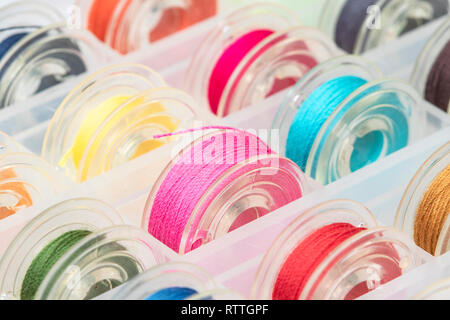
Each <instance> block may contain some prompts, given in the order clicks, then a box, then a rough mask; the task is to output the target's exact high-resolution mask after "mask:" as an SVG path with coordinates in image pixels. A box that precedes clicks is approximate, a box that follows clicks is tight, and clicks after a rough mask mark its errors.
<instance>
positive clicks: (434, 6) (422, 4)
mask: <svg viewBox="0 0 450 320" xmlns="http://www.w3.org/2000/svg"><path fill="white" fill-rule="evenodd" d="M350 1H352V2H355V3H354V4H350V5H352V6H358V5H359V4H358V3H356V2H358V1H359V0H356V1H355V0H328V1H327V2H326V3H325V5H324V6H323V8H324V11H323V14H322V16H321V19H320V23H319V25H320V29H321V30H323V31H325V32H326V33H327V34H328V35H330V36H331V37H332V38H333V39H335V38H336V37H337V33H338V32H342V30H340V31H338V30H337V25H338V21H339V20H340V19H345V20H346V21H350V19H352V18H353V20H355V21H358V20H361V22H362V23H361V25H360V26H357V27H358V32H357V33H356V34H355V35H354V36H355V39H354V40H353V41H352V42H354V46H353V48H348V49H347V51H348V52H349V53H355V54H361V53H363V52H365V51H368V50H370V49H373V48H375V47H377V46H379V45H383V44H386V43H389V42H391V41H393V40H395V39H397V38H398V37H400V36H402V35H403V34H405V33H407V32H409V31H411V30H413V29H415V28H418V27H420V26H422V25H424V24H426V23H428V22H430V21H432V20H435V19H437V18H439V17H441V16H443V15H445V14H447V13H448V11H449V8H450V5H449V3H448V1H447V0H378V1H375V2H374V3H371V4H370V5H369V4H368V5H367V7H364V8H361V9H363V11H362V12H361V13H360V14H361V17H343V16H342V13H343V9H344V7H345V6H346V5H348V4H347V3H348V2H350ZM372 2H373V1H372ZM346 24H348V22H346ZM347 27H348V26H347Z"/></svg>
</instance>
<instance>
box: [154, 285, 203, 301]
mask: <svg viewBox="0 0 450 320" xmlns="http://www.w3.org/2000/svg"><path fill="white" fill-rule="evenodd" d="M197 293H198V292H197V290H194V289H191V288H187V287H170V288H165V289H161V290H159V291H157V292H155V293H153V294H152V295H150V296H149V297H147V298H146V299H145V300H186V299H187V298H189V297H191V296H193V295H195V294H197Z"/></svg>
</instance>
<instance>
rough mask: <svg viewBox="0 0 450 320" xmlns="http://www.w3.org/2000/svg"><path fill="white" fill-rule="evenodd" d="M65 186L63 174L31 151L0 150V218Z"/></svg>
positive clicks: (29, 205)
mask: <svg viewBox="0 0 450 320" xmlns="http://www.w3.org/2000/svg"><path fill="white" fill-rule="evenodd" d="M66 188H67V181H65V179H64V177H62V176H61V175H60V174H59V173H58V172H56V171H55V169H54V168H53V167H51V166H50V165H49V164H48V163H47V162H45V161H44V160H43V159H41V158H39V157H37V156H35V155H33V154H31V153H15V152H8V153H4V154H0V203H1V205H0V219H4V218H6V217H8V216H10V215H12V214H15V213H17V212H18V211H20V210H22V209H24V208H28V207H31V206H32V205H33V204H35V203H36V202H37V201H38V200H39V199H41V198H42V197H44V196H50V195H56V194H58V193H61V192H62V191H63V190H65V189H66Z"/></svg>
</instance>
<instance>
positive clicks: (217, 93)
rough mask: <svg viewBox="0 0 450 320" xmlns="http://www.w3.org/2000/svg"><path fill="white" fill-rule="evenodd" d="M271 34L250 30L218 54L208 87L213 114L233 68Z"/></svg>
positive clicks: (215, 112)
mask: <svg viewBox="0 0 450 320" xmlns="http://www.w3.org/2000/svg"><path fill="white" fill-rule="evenodd" d="M271 34H273V31H271V30H263V29H261V30H254V31H251V32H249V33H247V34H245V35H243V36H242V37H240V38H238V39H237V40H236V41H235V42H234V43H232V44H231V45H230V46H229V47H228V48H227V49H225V51H224V52H223V54H222V55H221V56H220V58H219V60H218V61H217V63H216V65H215V66H214V69H213V71H212V73H211V77H210V79H209V87H208V99H209V105H210V108H211V111H212V112H213V113H214V114H217V111H218V108H219V103H220V99H221V98H222V94H223V91H224V89H225V87H226V85H227V83H228V81H229V80H230V78H231V76H232V74H233V72H234V71H235V69H236V68H237V67H238V65H239V64H240V62H241V61H242V60H243V59H244V58H245V57H246V56H247V55H248V53H249V52H250V51H251V50H252V49H253V48H254V47H255V46H256V45H257V44H258V43H260V42H261V41H262V40H264V39H265V38H267V37H268V36H270V35H271ZM261 53H262V52H261Z"/></svg>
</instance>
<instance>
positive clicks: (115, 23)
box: [87, 0, 217, 54]
mask: <svg viewBox="0 0 450 320" xmlns="http://www.w3.org/2000/svg"><path fill="white" fill-rule="evenodd" d="M166 2H167V3H169V2H170V1H154V3H153V4H150V5H151V6H150V7H149V6H148V4H149V2H145V1H142V4H140V3H138V2H137V1H136V2H133V1H131V0H126V1H121V0H108V1H105V0H94V1H92V4H91V6H90V9H89V12H88V19H87V28H88V29H89V30H90V31H91V32H92V33H93V34H94V35H96V36H97V37H98V38H99V39H100V40H101V41H103V42H108V44H109V45H110V46H111V47H113V48H114V49H116V50H118V51H119V52H121V53H123V54H126V53H128V52H130V51H132V50H134V49H138V48H140V47H141V46H142V43H132V40H131V39H136V37H135V34H131V32H136V30H139V31H141V30H142V29H143V28H144V27H146V25H148V24H149V22H148V21H142V20H143V19H142V16H141V17H136V15H137V14H140V13H142V10H143V9H144V10H149V13H148V16H146V17H145V18H144V19H151V18H156V17H158V16H159V21H152V23H154V24H155V25H154V27H153V28H152V29H150V30H145V31H148V36H147V37H146V38H145V40H146V41H147V40H148V42H155V41H158V40H160V39H162V38H165V37H167V36H170V35H172V34H173V33H175V32H178V31H180V30H183V29H185V28H187V27H189V26H191V25H193V24H195V23H197V22H200V21H202V20H204V19H206V18H209V17H211V16H214V15H215V14H216V13H217V2H216V0H190V1H186V7H182V8H178V7H166V6H167V5H166ZM158 10H159V11H162V12H160V13H156V12H155V11H158ZM133 19H138V20H133ZM136 23H137V24H142V25H143V26H141V25H138V27H137V28H136V27H135V26H134V25H133V24H136ZM150 24H151V23H150Z"/></svg>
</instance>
